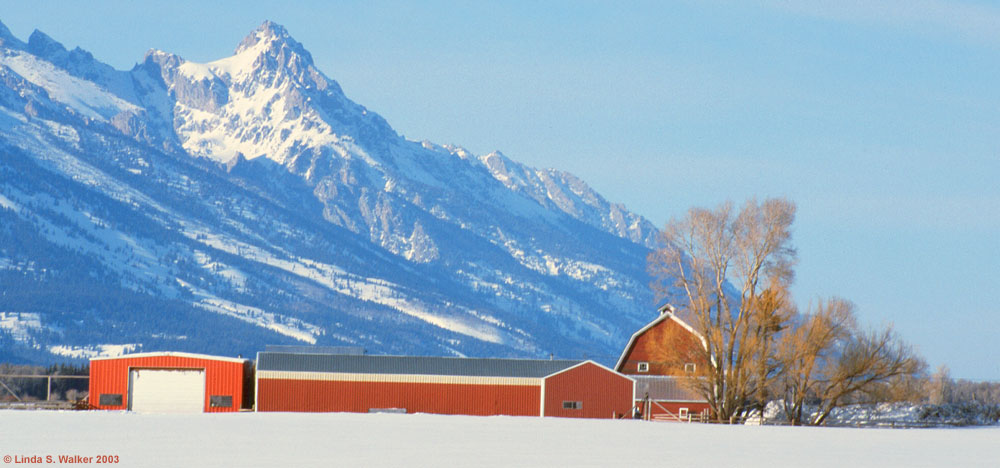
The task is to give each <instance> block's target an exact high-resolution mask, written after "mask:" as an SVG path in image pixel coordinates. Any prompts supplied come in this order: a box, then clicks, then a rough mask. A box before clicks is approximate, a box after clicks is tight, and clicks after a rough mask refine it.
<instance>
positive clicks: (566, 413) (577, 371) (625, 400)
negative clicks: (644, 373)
mask: <svg viewBox="0 0 1000 468" xmlns="http://www.w3.org/2000/svg"><path fill="white" fill-rule="evenodd" d="M633 384H634V383H633V381H632V380H631V379H629V378H628V377H625V376H624V375H621V374H619V373H617V372H614V371H612V370H610V369H606V368H603V367H601V366H598V365H597V364H594V363H591V362H587V363H584V364H582V365H580V366H577V367H575V368H573V369H570V370H567V371H565V372H562V373H559V374H556V375H553V376H551V377H548V378H546V379H545V384H544V385H545V413H544V414H545V416H560V417H567V418H599V419H600V418H611V417H612V416H614V417H619V416H627V415H629V414H630V411H631V409H632V393H633V391H634V390H633ZM563 401H579V402H582V403H583V407H582V408H581V409H575V410H572V409H563V407H562V403H563Z"/></svg>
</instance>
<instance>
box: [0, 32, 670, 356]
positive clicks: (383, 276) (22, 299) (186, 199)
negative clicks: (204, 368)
mask: <svg viewBox="0 0 1000 468" xmlns="http://www.w3.org/2000/svg"><path fill="white" fill-rule="evenodd" d="M0 81H2V83H3V85H2V86H0V152H2V159H0V175H2V178H0V219H2V220H3V223H2V224H0V279H2V282H0V294H2V295H0V313H2V314H6V315H4V316H3V317H0V340H6V341H7V342H8V343H9V344H10V345H11V346H9V347H8V346H4V347H3V348H2V349H5V350H9V349H16V350H17V351H16V352H14V351H7V352H8V353H9V354H12V355H15V356H18V357H20V358H21V359H25V360H32V359H34V360H44V359H45V355H46V353H47V352H60V353H63V354H66V355H74V356H83V355H85V354H87V353H101V352H107V350H108V349H112V350H120V349H123V348H121V347H122V346H131V348H129V349H143V350H152V349H181V350H191V351H200V352H218V353H223V354H233V353H236V352H241V353H251V352H253V351H255V350H257V349H260V347H261V346H263V344H265V343H273V342H305V343H319V344H354V345H362V346H365V347H367V348H368V349H369V350H371V351H372V352H392V353H418V354H453V355H497V356H545V355H549V354H554V355H557V356H561V357H582V356H585V355H587V356H590V357H598V358H600V359H602V360H604V361H605V362H611V361H613V359H614V357H615V356H616V354H617V353H618V352H619V351H620V349H619V348H620V347H621V346H622V344H623V343H624V341H625V340H626V339H627V336H628V335H629V334H630V333H631V332H632V331H634V329H635V328H637V327H638V326H639V325H641V324H642V323H645V322H646V318H647V315H648V313H649V310H650V305H651V302H652V295H651V293H650V292H649V290H648V288H647V286H646V284H647V283H648V278H647V277H646V274H645V272H644V270H643V268H644V264H645V256H646V254H647V253H648V249H649V247H650V246H651V245H652V244H653V242H654V239H655V236H656V230H655V228H653V227H652V225H651V224H650V223H649V222H648V221H646V220H644V219H643V218H641V217H639V216H637V215H635V214H632V213H630V212H628V211H627V210H626V209H625V208H624V207H622V206H621V205H615V204H611V203H608V202H607V201H606V200H605V199H604V198H603V197H601V196H600V195H599V194H597V193H596V192H594V191H593V190H592V189H590V188H589V187H587V186H586V184H585V183H583V182H582V181H580V180H579V179H577V178H575V177H573V176H572V175H570V174H566V173H562V172H559V171H554V170H536V169H532V168H529V167H526V166H524V165H521V164H519V163H516V162H514V161H512V160H510V159H508V158H507V157H505V156H503V155H502V154H500V153H491V154H488V155H483V156H479V157H476V156H473V155H470V154H469V153H468V152H467V151H465V150H463V149H461V148H455V147H442V146H438V145H434V144H432V143H428V142H414V141H409V140H405V139H403V138H402V137H401V136H400V135H398V134H397V133H396V132H395V131H394V130H393V129H392V128H391V127H390V126H389V124H388V123H387V122H386V121H385V120H384V119H382V118H381V117H380V116H378V115H377V114H375V113H373V112H371V111H369V110H367V109H366V108H364V107H363V106H361V105H359V104H357V103H354V102H353V101H351V100H350V99H348V98H347V97H346V96H345V95H344V93H343V91H342V90H341V88H340V86H339V85H338V84H337V83H336V82H335V81H334V80H332V79H330V78H328V77H326V76H325V75H324V74H323V73H322V72H320V71H319V70H317V69H316V68H315V66H314V64H313V61H312V57H311V56H310V54H309V53H308V51H306V50H305V48H304V47H303V46H302V44H300V43H298V42H297V41H295V40H294V39H293V38H292V37H291V36H290V35H289V34H288V32H287V31H286V30H285V29H284V28H283V27H281V26H279V25H277V24H274V23H271V22H265V23H264V24H262V25H261V27H260V28H258V29H257V30H255V31H253V32H252V33H251V34H250V35H248V36H247V37H246V38H245V39H244V40H243V41H242V42H241V43H240V45H239V46H238V47H237V49H236V51H235V53H234V55H233V56H232V57H228V58H224V59H221V60H218V61H215V62H210V63H207V64H198V63H193V62H188V61H185V60H184V59H183V58H181V57H178V56H176V55H172V54H169V53H166V52H161V51H150V52H149V53H147V55H146V57H145V58H144V60H143V62H141V63H139V64H138V65H136V67H135V68H133V69H132V70H131V71H128V72H123V71H117V70H114V69H112V68H111V67H108V66H107V65H104V64H101V63H100V62H97V61H96V60H94V59H93V57H92V56H91V55H90V54H89V53H86V52H85V51H81V50H79V49H76V50H74V51H70V52H67V51H66V49H65V48H64V47H63V46H62V45H61V44H59V43H58V42H56V41H55V40H53V39H51V38H49V37H48V36H46V35H45V34H43V33H40V32H37V31H36V32H35V33H34V34H32V36H31V38H29V41H28V42H27V43H25V42H22V41H20V40H18V39H16V38H14V37H13V36H12V35H10V33H9V31H7V30H6V28H5V27H3V26H2V25H0ZM5 323H6V324H8V325H6V326H4V325H3V324H5ZM4 330H8V332H7V333H4ZM12 330H17V331H18V332H17V333H14V332H13V331H12ZM101 345H105V346H106V345H115V346H117V347H111V348H101V347H100V346H101Z"/></svg>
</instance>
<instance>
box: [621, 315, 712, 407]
mask: <svg viewBox="0 0 1000 468" xmlns="http://www.w3.org/2000/svg"><path fill="white" fill-rule="evenodd" d="M705 365H707V363H706V362H705V360H704V344H703V340H702V337H701V335H700V334H698V332H697V331H696V330H695V329H694V328H692V327H691V326H690V325H688V324H687V323H685V322H684V321H683V320H681V319H680V318H679V317H677V316H676V315H675V314H674V309H673V307H671V306H669V305H667V306H664V307H663V308H661V309H660V315H659V316H658V317H657V318H656V319H654V320H653V321H652V322H650V323H649V324H647V325H646V326H645V327H643V328H641V329H640V330H639V331H637V332H635V333H634V334H633V335H632V338H631V339H629V342H628V344H626V345H625V350H624V351H622V355H621V357H620V358H619V359H618V363H617V364H616V365H615V370H616V371H618V372H621V373H622V374H626V375H629V376H630V377H632V378H634V379H635V381H636V385H635V397H634V398H635V406H636V407H638V408H639V409H640V412H641V414H642V417H643V418H644V419H652V420H668V421H669V420H673V421H686V420H691V419H697V418H700V417H702V416H705V417H707V416H708V411H709V406H708V402H707V401H706V400H705V399H704V398H703V397H701V396H700V395H698V394H697V393H695V392H693V391H691V390H689V389H688V388H687V387H686V386H685V385H684V383H683V381H684V380H685V379H689V378H695V377H694V374H696V372H697V371H698V370H699V368H700V367H701V366H705Z"/></svg>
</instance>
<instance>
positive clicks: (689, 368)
mask: <svg viewBox="0 0 1000 468" xmlns="http://www.w3.org/2000/svg"><path fill="white" fill-rule="evenodd" d="M696 369H697V366H695V365H694V363H693V362H689V363H687V364H684V372H687V373H688V374H694V372H695V370H696Z"/></svg>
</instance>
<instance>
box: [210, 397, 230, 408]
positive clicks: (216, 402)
mask: <svg viewBox="0 0 1000 468" xmlns="http://www.w3.org/2000/svg"><path fill="white" fill-rule="evenodd" d="M208 406H209V407H210V408H232V407H233V397H232V396H229V395H212V396H210V397H208Z"/></svg>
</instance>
